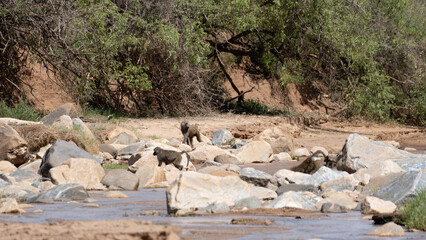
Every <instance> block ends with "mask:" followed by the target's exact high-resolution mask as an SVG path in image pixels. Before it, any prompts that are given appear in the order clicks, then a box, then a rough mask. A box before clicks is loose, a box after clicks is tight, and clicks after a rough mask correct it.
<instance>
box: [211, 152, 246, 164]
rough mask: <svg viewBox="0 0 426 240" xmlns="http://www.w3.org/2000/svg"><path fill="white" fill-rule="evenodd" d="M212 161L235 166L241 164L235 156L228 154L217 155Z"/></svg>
mask: <svg viewBox="0 0 426 240" xmlns="http://www.w3.org/2000/svg"><path fill="white" fill-rule="evenodd" d="M213 161H215V162H218V163H221V164H227V163H230V164H236V165H238V164H241V160H240V159H239V158H238V157H237V156H236V155H234V154H229V153H227V154H221V155H218V156H216V157H215V158H214V160H213Z"/></svg>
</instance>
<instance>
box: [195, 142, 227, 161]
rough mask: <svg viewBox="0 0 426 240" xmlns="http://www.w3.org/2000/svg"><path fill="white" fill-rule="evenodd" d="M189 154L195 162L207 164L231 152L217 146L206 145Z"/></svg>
mask: <svg viewBox="0 0 426 240" xmlns="http://www.w3.org/2000/svg"><path fill="white" fill-rule="evenodd" d="M188 154H189V157H190V158H191V161H193V162H205V161H213V160H214V158H215V157H216V156H219V155H223V154H229V152H228V151H226V150H223V149H221V148H219V147H217V146H211V145H204V146H200V147H197V148H196V149H195V150H194V151H192V152H189V153H188Z"/></svg>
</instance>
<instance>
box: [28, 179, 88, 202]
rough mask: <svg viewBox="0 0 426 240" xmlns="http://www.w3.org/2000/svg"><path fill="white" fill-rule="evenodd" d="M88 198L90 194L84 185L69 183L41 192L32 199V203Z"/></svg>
mask: <svg viewBox="0 0 426 240" xmlns="http://www.w3.org/2000/svg"><path fill="white" fill-rule="evenodd" d="M86 198H89V194H88V193H87V191H86V189H85V188H84V187H83V186H81V185H79V184H76V183H67V184H62V185H58V186H56V187H54V188H51V189H49V190H47V191H44V192H42V193H40V194H39V195H38V196H37V197H35V198H33V199H31V200H30V203H31V202H34V203H37V202H44V201H46V200H50V199H52V200H62V201H69V200H84V199H86Z"/></svg>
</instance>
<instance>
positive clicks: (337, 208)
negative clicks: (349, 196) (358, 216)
mask: <svg viewBox="0 0 426 240" xmlns="http://www.w3.org/2000/svg"><path fill="white" fill-rule="evenodd" d="M321 212H323V213H345V212H348V209H347V208H346V207H345V206H342V205H340V204H338V203H330V202H326V203H324V204H323V205H322V206H321Z"/></svg>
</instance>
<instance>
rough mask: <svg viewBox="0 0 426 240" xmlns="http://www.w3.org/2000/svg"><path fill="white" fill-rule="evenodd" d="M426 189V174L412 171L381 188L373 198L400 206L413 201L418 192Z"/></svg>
mask: <svg viewBox="0 0 426 240" xmlns="http://www.w3.org/2000/svg"><path fill="white" fill-rule="evenodd" d="M425 188H426V173H425V172H422V171H410V172H406V173H404V174H403V175H401V176H400V177H398V178H396V179H395V180H393V181H392V182H390V183H389V184H387V185H386V186H384V187H382V188H380V189H379V190H378V191H377V192H375V193H374V194H373V196H375V197H377V198H380V199H383V200H387V201H391V202H393V203H395V204H396V205H400V204H403V203H404V202H406V201H409V200H411V199H413V198H414V197H415V196H416V194H417V193H418V192H420V191H421V190H422V189H425Z"/></svg>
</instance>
